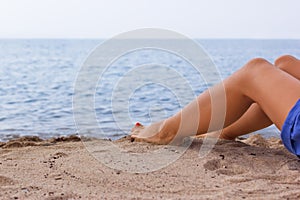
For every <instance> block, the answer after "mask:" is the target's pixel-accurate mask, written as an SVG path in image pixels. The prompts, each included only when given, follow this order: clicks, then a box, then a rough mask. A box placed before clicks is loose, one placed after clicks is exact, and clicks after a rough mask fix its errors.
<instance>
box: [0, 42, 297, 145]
mask: <svg viewBox="0 0 300 200" xmlns="http://www.w3.org/2000/svg"><path fill="white" fill-rule="evenodd" d="M196 41H197V42H198V43H199V44H200V45H201V46H202V47H203V48H204V49H205V51H206V52H207V53H208V54H209V56H210V57H211V59H212V60H213V62H214V63H215V65H216V67H217V70H218V71H219V73H220V74H219V76H218V75H217V74H216V79H218V78H221V79H224V78H226V77H227V76H229V75H230V74H232V73H233V72H234V71H236V70H237V69H239V68H240V67H241V66H243V65H244V64H245V63H246V62H247V61H249V60H250V59H252V58H254V57H263V58H265V59H267V60H269V61H270V62H274V60H275V59H276V58H277V57H279V56H280V55H284V54H291V55H294V56H296V57H300V40H196ZM101 42H103V40H67V39H66V40H64V39H61V40H54V39H50V40H46V39H43V40H37V39H31V40H4V39H3V40H0V86H1V87H0V102H1V103H0V140H8V139H11V138H15V137H19V136H23V135H37V136H40V137H42V138H49V137H53V136H59V135H69V134H76V133H77V132H78V131H77V128H76V123H75V121H74V116H73V112H74V109H73V95H74V85H75V83H76V80H77V76H78V73H79V71H80V69H81V67H82V64H83V63H84V61H85V60H86V58H87V57H88V55H89V54H90V52H91V51H92V50H93V49H94V48H95V47H96V46H97V45H99V44H101ZM135 66H146V67H147V66H148V68H149V67H150V68H149V69H150V71H148V72H147V71H146V72H145V73H146V74H147V73H149V74H151V73H153V71H151V69H153V70H156V68H155V66H172V67H173V69H176V71H177V73H178V74H179V75H180V76H181V77H183V78H184V79H185V80H187V83H188V85H190V86H191V90H192V91H193V92H194V94H195V95H198V94H200V93H201V92H202V91H203V90H205V89H206V88H207V87H209V86H210V84H209V83H207V82H205V80H204V79H205V78H201V76H198V75H199V74H198V75H197V73H195V71H193V69H192V68H191V66H190V64H189V63H188V62H186V61H184V60H183V59H181V58H179V57H178V56H176V55H172V54H171V53H169V52H165V51H160V50H151V49H145V50H140V51H135V52H131V53H129V54H126V55H124V56H122V57H120V58H118V59H116V60H115V61H114V62H113V63H112V64H111V67H110V68H109V69H107V70H106V72H105V73H104V74H102V76H100V75H99V81H98V83H97V84H98V85H97V87H96V89H95V94H94V105H93V106H94V108H95V109H94V112H95V116H96V118H97V122H98V124H96V125H97V126H98V128H99V127H100V129H101V130H102V131H101V132H99V131H97V130H99V129H96V127H94V126H96V125H95V124H94V125H90V126H89V128H88V129H87V130H86V133H81V134H83V135H85V134H86V135H89V136H93V137H99V138H111V139H116V138H118V137H121V136H124V135H126V134H127V133H128V131H129V130H130V127H131V126H132V125H133V124H134V123H135V122H136V121H139V122H141V123H144V124H149V123H151V122H153V121H157V120H160V119H163V118H165V117H168V116H171V115H172V114H174V113H176V112H177V111H179V110H180V108H182V105H181V104H180V103H179V102H180V99H178V96H176V90H177V89H178V90H183V89H182V88H180V86H181V85H182V84H181V81H178V84H177V86H176V87H174V88H168V87H166V86H164V85H162V84H158V83H156V82H155V81H154V83H153V82H151V80H150V79H149V83H148V84H146V85H144V86H141V87H137V88H135V90H134V92H133V93H130V94H127V97H128V99H127V100H126V101H125V100H124V99H121V100H120V99H118V97H119V96H118V95H117V96H114V93H113V90H114V89H115V88H116V87H115V86H116V83H122V82H120V80H122V78H123V77H124V76H125V75H126V74H127V73H128V72H131V71H132V70H134V69H135V68H134V67H135ZM151 67H152V68H151ZM149 69H147V70H149ZM166 74H168V72H167V73H161V71H160V70H158V71H157V77H159V78H163V77H167V78H170V76H166ZM134 76H138V77H139V74H135V75H134ZM142 77H144V76H142V74H141V75H140V78H142ZM155 77H156V76H155ZM199 77H200V78H199ZM212 78H214V77H212ZM266 78H267V77H266ZM171 79H172V77H171ZM174 79H175V78H173V79H172V80H173V81H174ZM175 80H176V79H175ZM124 83H125V82H124ZM124 83H122V84H120V85H119V86H117V90H118V89H119V90H121V91H123V92H124V93H125V91H126V84H124ZM127 92H128V91H127ZM125 96H126V95H125ZM180 98H184V97H180ZM112 99H114V100H115V99H117V101H116V102H119V103H120V105H119V106H118V105H117V106H116V107H114V106H113V105H115V104H113V103H112ZM118 100H119V101H118ZM122 100H123V102H121V101H122ZM185 100H186V99H185ZM118 115H120V116H122V117H123V118H122V117H118ZM125 115H126V116H127V118H126V117H125V118H124V116H125ZM82 116H84V115H82ZM120 119H121V122H120V121H118V120H120ZM82 120H83V121H84V120H85V119H84V117H83V119H82ZM120 124H121V125H120ZM261 133H263V134H264V135H265V136H267V137H269V136H276V137H279V131H278V130H277V129H276V128H275V127H273V126H272V127H270V128H267V129H265V130H263V131H261Z"/></svg>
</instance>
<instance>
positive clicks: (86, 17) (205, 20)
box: [0, 0, 300, 39]
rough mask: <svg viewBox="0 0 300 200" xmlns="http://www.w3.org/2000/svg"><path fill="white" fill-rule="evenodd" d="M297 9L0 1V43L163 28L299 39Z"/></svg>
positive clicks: (287, 1) (244, 4) (211, 2)
mask: <svg viewBox="0 0 300 200" xmlns="http://www.w3.org/2000/svg"><path fill="white" fill-rule="evenodd" d="M299 10H300V1H299V0H105V1H104V0H0V30H1V31H0V38H110V37H113V36H115V35H118V34H120V33H122V32H126V31H131V30H134V29H139V28H162V29H169V30H172V31H176V32H178V33H181V34H184V35H186V36H188V37H191V38H254V39H255V38H262V39H275V38H277V39H279V38H281V39H282V38H283V39H300V11H299Z"/></svg>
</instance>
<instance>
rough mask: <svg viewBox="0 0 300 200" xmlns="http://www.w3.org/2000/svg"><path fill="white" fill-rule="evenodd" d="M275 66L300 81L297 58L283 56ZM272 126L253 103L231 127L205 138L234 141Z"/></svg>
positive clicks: (209, 134)
mask: <svg viewBox="0 0 300 200" xmlns="http://www.w3.org/2000/svg"><path fill="white" fill-rule="evenodd" d="M275 66H276V67H278V68H279V69H281V70H282V71H285V72H286V73H288V74H290V75H292V76H294V77H295V78H297V79H298V80H300V60H298V59H296V58H295V57H293V56H289V55H285V56H281V57H279V58H278V59H276V61H275ZM272 124H273V122H272V121H271V120H270V119H269V117H268V116H267V115H266V114H265V113H264V112H263V111H262V110H261V108H260V107H259V105H258V104H256V103H253V104H252V105H251V106H250V108H249V109H248V110H247V111H246V112H245V114H244V115H243V116H242V117H241V118H240V119H238V120H237V121H236V122H234V123H233V124H231V125H230V126H228V127H226V128H224V129H223V130H219V131H215V132H211V133H208V134H205V135H203V136H206V135H208V136H211V137H219V138H222V139H228V140H233V139H235V138H236V137H238V136H241V135H245V134H248V133H251V132H254V131H257V130H260V129H263V128H266V127H268V126H270V125H272ZM203 136H202V137H203Z"/></svg>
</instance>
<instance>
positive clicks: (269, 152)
mask: <svg viewBox="0 0 300 200" xmlns="http://www.w3.org/2000/svg"><path fill="white" fill-rule="evenodd" d="M95 141H97V140H96V139H87V140H86V141H85V142H88V143H89V142H95ZM101 141H104V140H101ZM105 141H107V142H110V141H108V140H105ZM112 143H113V144H115V145H117V146H119V147H120V148H122V149H124V150H126V151H130V152H143V151H146V150H149V149H150V150H151V149H152V150H153V149H155V148H157V147H159V146H157V145H152V144H147V143H136V142H130V140H129V139H128V137H124V138H121V139H119V140H116V141H112ZM202 144H203V139H194V141H193V143H192V144H191V146H190V147H189V148H188V149H187V151H186V152H185V153H184V154H183V155H182V156H181V157H180V158H179V159H178V160H176V161H175V162H173V163H171V164H170V165H168V166H167V167H165V168H162V169H159V170H157V171H153V172H147V173H129V172H125V171H120V170H116V169H111V168H108V167H106V166H105V165H103V164H102V163H101V162H99V161H98V160H96V159H95V158H94V157H93V155H91V154H90V153H89V152H88V151H87V149H86V147H85V145H84V144H83V143H82V142H81V140H80V138H79V137H77V136H68V137H58V138H51V139H48V140H41V139H40V138H38V137H36V136H27V137H22V138H18V139H14V140H10V141H8V142H6V143H1V144H0V146H1V148H0V168H1V170H0V187H1V191H0V196H1V198H2V199H105V198H106V199H152V198H154V199H216V198H221V199H243V198H247V199H263V198H264V199H265V198H267V199H283V198H284V199H287V198H289V199H299V198H300V188H299V184H300V174H299V172H300V162H299V159H298V158H297V157H296V156H293V155H292V154H290V153H289V152H288V151H287V150H286V149H285V148H284V147H283V145H282V143H281V141H280V140H279V139H276V138H270V139H265V138H263V137H261V136H260V135H254V136H250V137H249V138H247V139H242V140H239V141H227V140H219V141H218V142H217V143H216V144H215V146H214V148H213V149H212V150H211V152H210V153H209V154H208V155H207V156H206V157H203V158H200V157H199V149H200V147H201V145H202Z"/></svg>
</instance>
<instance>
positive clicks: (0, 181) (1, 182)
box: [0, 175, 14, 186]
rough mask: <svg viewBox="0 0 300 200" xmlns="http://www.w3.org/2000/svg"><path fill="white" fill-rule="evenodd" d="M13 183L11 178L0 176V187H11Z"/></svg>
mask: <svg viewBox="0 0 300 200" xmlns="http://www.w3.org/2000/svg"><path fill="white" fill-rule="evenodd" d="M12 184H14V181H13V180H12V179H11V178H8V177H6V176H1V175H0V186H6V185H12Z"/></svg>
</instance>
